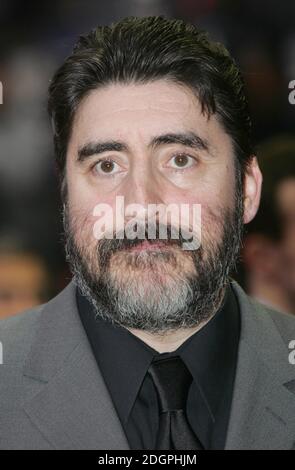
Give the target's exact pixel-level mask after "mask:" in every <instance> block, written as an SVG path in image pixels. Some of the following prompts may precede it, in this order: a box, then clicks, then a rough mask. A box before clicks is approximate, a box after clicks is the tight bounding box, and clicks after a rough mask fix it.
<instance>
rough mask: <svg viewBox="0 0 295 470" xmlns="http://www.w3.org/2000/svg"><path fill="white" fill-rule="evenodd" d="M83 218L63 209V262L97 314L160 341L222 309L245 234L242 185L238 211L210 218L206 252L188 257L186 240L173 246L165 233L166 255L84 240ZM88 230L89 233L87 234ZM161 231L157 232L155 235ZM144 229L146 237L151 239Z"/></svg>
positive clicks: (120, 242)
mask: <svg viewBox="0 0 295 470" xmlns="http://www.w3.org/2000/svg"><path fill="white" fill-rule="evenodd" d="M81 219H82V218H81V217H79V216H77V217H75V216H73V215H71V214H70V211H69V206H68V202H67V201H65V204H64V208H63V225H64V236H65V249H66V257H67V260H68V262H69V265H70V269H71V272H72V274H73V281H74V283H75V284H76V286H77V287H78V288H79V290H80V292H81V294H82V295H83V296H85V297H86V298H87V299H88V301H89V302H90V303H91V304H92V306H93V308H94V314H95V315H96V316H98V317H100V318H102V319H104V320H106V321H109V322H111V323H113V324H116V325H119V326H121V327H125V328H132V329H139V330H144V331H146V332H149V333H154V334H155V333H156V334H158V335H163V334H165V333H166V332H167V331H172V330H177V329H179V328H192V327H196V326H198V325H201V324H202V323H204V322H206V321H208V320H209V319H210V318H211V317H212V316H213V315H214V314H215V313H216V311H217V310H218V308H220V305H221V304H222V300H223V299H224V294H225V288H226V285H227V283H228V280H229V275H230V272H231V270H233V269H234V267H235V264H236V261H237V258H238V254H239V251H240V248H241V243H242V242H241V241H242V234H243V196H242V185H241V184H239V183H237V188H236V191H235V203H234V207H233V208H220V209H219V213H218V215H213V214H212V213H211V216H210V220H208V222H207V224H206V227H205V228H207V230H205V229H203V230H202V244H201V246H200V247H199V248H198V249H197V250H195V251H184V250H183V249H182V245H183V243H184V242H185V241H187V239H184V238H183V237H182V235H181V234H180V236H179V238H178V239H177V240H175V239H174V238H172V233H173V227H171V226H168V227H167V229H168V230H167V239H166V240H160V242H161V244H163V245H162V248H160V249H159V248H158V249H155V250H153V249H151V248H152V244H153V243H155V242H159V239H158V238H156V239H155V240H149V243H151V246H150V249H149V250H141V251H140V250H138V251H137V250H132V249H131V248H132V247H136V246H137V245H140V244H141V243H142V242H143V241H144V240H142V239H139V238H138V239H133V240H131V239H128V238H126V237H124V238H122V239H118V238H119V237H117V238H112V239H106V238H103V239H101V240H98V241H97V240H95V241H93V238H94V237H93V235H92V234H91V235H92V236H90V232H89V236H88V237H87V236H86V237H85V230H86V231H87V229H86V225H84V224H83V222H82V220H81ZM83 229H84V233H83ZM159 230H160V227H159V225H158V226H157V234H158V233H161V232H159ZM147 233H148V231H147V226H145V234H146V239H147Z"/></svg>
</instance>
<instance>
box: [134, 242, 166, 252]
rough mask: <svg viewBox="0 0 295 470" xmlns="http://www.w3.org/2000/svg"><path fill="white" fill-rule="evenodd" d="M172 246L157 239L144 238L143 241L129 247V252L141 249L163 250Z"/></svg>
mask: <svg viewBox="0 0 295 470" xmlns="http://www.w3.org/2000/svg"><path fill="white" fill-rule="evenodd" d="M169 248H170V246H169V245H167V244H166V243H163V242H161V241H159V240H156V241H153V242H151V241H148V240H143V241H142V242H141V243H139V244H137V245H135V246H131V247H129V248H127V251H128V252H132V253H134V252H141V251H163V250H169Z"/></svg>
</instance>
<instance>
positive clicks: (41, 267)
mask: <svg viewBox="0 0 295 470" xmlns="http://www.w3.org/2000/svg"><path fill="white" fill-rule="evenodd" d="M159 14H162V15H165V16H167V17H174V18H182V19H184V20H188V21H189V22H191V23H194V24H196V25H197V26H198V27H199V28H201V29H205V30H207V31H208V32H209V33H210V36H211V37H212V39H215V40H218V41H221V42H223V43H224V44H225V45H226V47H227V48H228V49H229V50H230V52H231V53H232V55H233V56H234V57H235V59H236V61H237V62H238V64H239V65H240V67H241V69H242V72H243V75H244V77H245V80H246V85H247V93H248V98H249V102H250V108H251V113H252V117H253V124H254V137H255V142H256V144H257V148H258V157H259V161H260V164H261V167H262V169H263V174H264V178H265V184H264V192H263V197H262V203H261V209H260V210H259V213H258V215H257V216H256V218H255V220H254V221H253V223H251V224H249V225H248V226H247V233H246V236H245V241H244V248H243V252H242V256H241V261H240V263H239V266H238V270H237V272H236V273H235V274H234V277H235V278H236V279H237V280H238V281H239V282H240V283H241V284H242V286H243V287H244V288H245V289H246V290H247V292H248V293H249V294H251V295H253V296H254V297H256V298H258V299H259V300H260V301H262V302H264V303H266V304H268V305H271V306H274V307H275V308H278V309H280V310H282V311H284V312H287V313H295V127H294V125H295V105H292V104H291V103H290V102H289V99H288V96H289V93H290V89H289V83H290V82H291V81H292V80H295V2H294V0H283V1H281V2H277V1H275V0H260V1H259V2H258V1H256V0H255V1H254V0H247V1H246V0H245V1H243V0H242V1H238V0H124V1H120V0H96V1H94V0H93V1H92V0H86V1H85V0H84V1H82V0H71V1H70V0H51V1H50V2H37V1H32V0H27V1H26V2H23V1H19V0H1V2H0V38H1V40H0V81H1V83H2V85H3V102H2V104H1V105H0V142H1V146H0V208H1V218H0V317H4V316H8V315H13V314H15V313H18V312H19V311H22V310H24V309H26V308H29V307H31V306H33V305H36V304H39V303H43V302H45V301H47V300H48V299H49V298H51V297H52V296H53V295H55V294H56V293H58V292H59V291H60V290H61V289H62V288H63V287H64V286H65V285H66V284H67V283H68V282H69V280H70V278H71V276H70V273H69V271H68V268H67V266H66V263H65V256H64V251H63V241H62V236H61V231H62V225H61V216H60V199H59V192H58V181H57V174H56V169H55V165H54V156H53V143H52V137H51V130H50V126H49V120H48V117H47V114H46V95H47V87H48V84H49V80H50V78H51V76H52V74H53V72H54V70H55V69H56V68H57V67H58V65H59V64H60V63H61V62H62V61H63V60H64V58H65V57H66V56H67V55H68V54H70V53H71V50H72V47H73V45H74V43H75V41H76V39H77V36H78V35H80V34H82V33H85V32H87V31H89V30H90V29H91V28H93V27H95V26H97V24H108V23H110V22H112V21H116V20H118V19H120V18H123V17H125V16H129V15H135V16H147V15H159Z"/></svg>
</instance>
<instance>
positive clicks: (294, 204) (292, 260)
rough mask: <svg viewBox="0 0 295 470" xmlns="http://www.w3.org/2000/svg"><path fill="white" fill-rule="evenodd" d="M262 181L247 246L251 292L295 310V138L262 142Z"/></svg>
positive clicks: (283, 308) (247, 278) (285, 309)
mask: <svg viewBox="0 0 295 470" xmlns="http://www.w3.org/2000/svg"><path fill="white" fill-rule="evenodd" d="M259 166H260V168H261V171H262V174H263V179H264V184H263V188H262V195H261V202H260V207H259V211H258V214H257V216H256V217H255V219H254V220H253V221H252V222H251V223H250V224H249V225H248V226H247V234H246V236H245V241H244V247H243V260H244V267H245V286H246V290H247V292H248V293H249V294H250V295H251V296H253V297H255V298H256V299H257V300H259V301H260V302H262V303H265V304H266V305H269V306H271V307H272V308H276V309H277V310H281V311H283V312H286V313H293V314H294V313H295V140H294V138H293V137H291V136H284V135H282V136H276V137H273V138H272V139H269V140H268V141H266V142H264V143H263V144H262V145H261V146H260V148H259Z"/></svg>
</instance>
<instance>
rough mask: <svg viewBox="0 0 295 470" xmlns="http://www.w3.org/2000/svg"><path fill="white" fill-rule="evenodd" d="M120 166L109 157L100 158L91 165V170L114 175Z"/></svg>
mask: <svg viewBox="0 0 295 470" xmlns="http://www.w3.org/2000/svg"><path fill="white" fill-rule="evenodd" d="M119 170H120V166H119V165H118V164H117V163H116V162H114V161H113V160H111V159H109V158H101V159H100V160H98V161H97V162H96V163H95V164H94V165H93V171H94V172H95V173H98V174H100V175H104V176H105V175H114V174H116V173H118V172H119Z"/></svg>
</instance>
